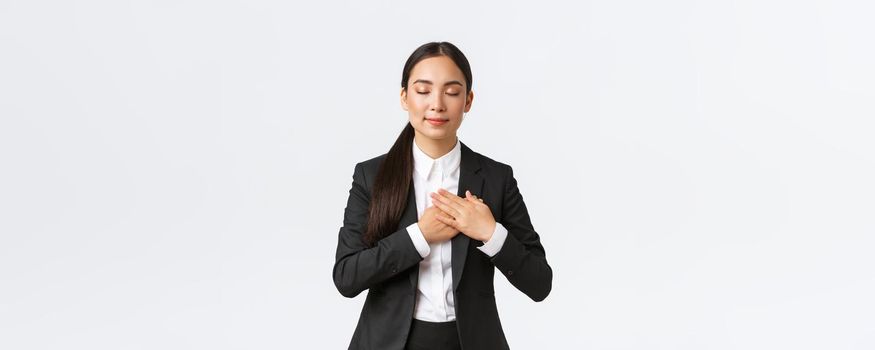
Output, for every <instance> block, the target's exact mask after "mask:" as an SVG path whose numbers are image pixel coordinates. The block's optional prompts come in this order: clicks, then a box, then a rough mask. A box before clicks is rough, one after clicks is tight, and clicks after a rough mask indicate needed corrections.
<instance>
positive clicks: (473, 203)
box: [431, 188, 495, 242]
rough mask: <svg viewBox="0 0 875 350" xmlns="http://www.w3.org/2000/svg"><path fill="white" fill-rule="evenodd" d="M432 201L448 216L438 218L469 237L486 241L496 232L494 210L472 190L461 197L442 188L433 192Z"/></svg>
mask: <svg viewBox="0 0 875 350" xmlns="http://www.w3.org/2000/svg"><path fill="white" fill-rule="evenodd" d="M431 198H432V203H434V205H435V206H437V207H438V208H440V209H441V210H442V211H443V212H444V213H445V214H448V215H449V217H447V216H437V217H436V218H437V219H438V220H439V221H441V222H443V223H445V224H447V225H449V226H451V227H453V228H455V229H457V230H459V231H461V232H462V233H463V234H465V235H466V236H468V237H471V238H472V239H476V240H478V241H482V242H486V241H488V240H489V239H490V238H492V233H493V232H495V218H494V217H493V216H492V210H490V209H489V206H488V205H486V204H485V203H483V201H482V200H480V199H479V198H477V197H476V196H474V195H473V194H472V193H471V191H465V198H462V197H459V196H457V195H455V194H452V193H450V192H449V191H447V190H445V189H443V188H441V189H438V192H437V193H434V192H432V193H431Z"/></svg>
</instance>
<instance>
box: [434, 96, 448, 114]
mask: <svg viewBox="0 0 875 350" xmlns="http://www.w3.org/2000/svg"><path fill="white" fill-rule="evenodd" d="M442 95H443V94H440V93H437V94H433V96H434V98H433V99H432V101H431V110H432V111H436V112H443V111H444V109H446V105H444V98H443V96H442Z"/></svg>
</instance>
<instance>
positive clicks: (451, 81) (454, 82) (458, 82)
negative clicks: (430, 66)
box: [413, 79, 464, 86]
mask: <svg viewBox="0 0 875 350" xmlns="http://www.w3.org/2000/svg"><path fill="white" fill-rule="evenodd" d="M416 83H424V84H429V85H432V84H434V83H432V82H431V80H425V79H416V81H414V82H413V84H416ZM446 85H459V86H464V85H462V83H461V82H460V81H458V80H450V81H448V82H446V83H444V86H446Z"/></svg>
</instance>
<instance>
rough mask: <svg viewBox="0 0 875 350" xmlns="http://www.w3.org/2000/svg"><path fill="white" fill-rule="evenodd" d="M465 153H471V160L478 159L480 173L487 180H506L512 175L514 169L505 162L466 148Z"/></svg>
mask: <svg viewBox="0 0 875 350" xmlns="http://www.w3.org/2000/svg"><path fill="white" fill-rule="evenodd" d="M465 151H468V152H470V153H471V158H473V159H476V161H477V163H479V164H480V173H481V174H482V175H483V176H484V177H487V178H504V177H507V176H509V175H510V174H511V172H512V167H511V166H510V165H509V164H507V163H504V162H501V161H498V160H495V159H494V158H492V157H489V156H486V155H484V154H482V153H480V152H477V151H474V150H472V149H470V148H467V147H465Z"/></svg>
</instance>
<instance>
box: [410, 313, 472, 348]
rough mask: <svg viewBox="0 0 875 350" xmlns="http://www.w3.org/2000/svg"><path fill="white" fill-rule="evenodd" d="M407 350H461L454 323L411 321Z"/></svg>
mask: <svg viewBox="0 0 875 350" xmlns="http://www.w3.org/2000/svg"><path fill="white" fill-rule="evenodd" d="M404 348H405V349H407V350H461V349H462V345H461V344H459V331H458V330H457V329H456V321H449V322H429V321H422V320H417V319H415V318H414V319H413V323H412V324H411V325H410V334H409V335H408V336H407V345H406V346H405V347H404Z"/></svg>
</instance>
